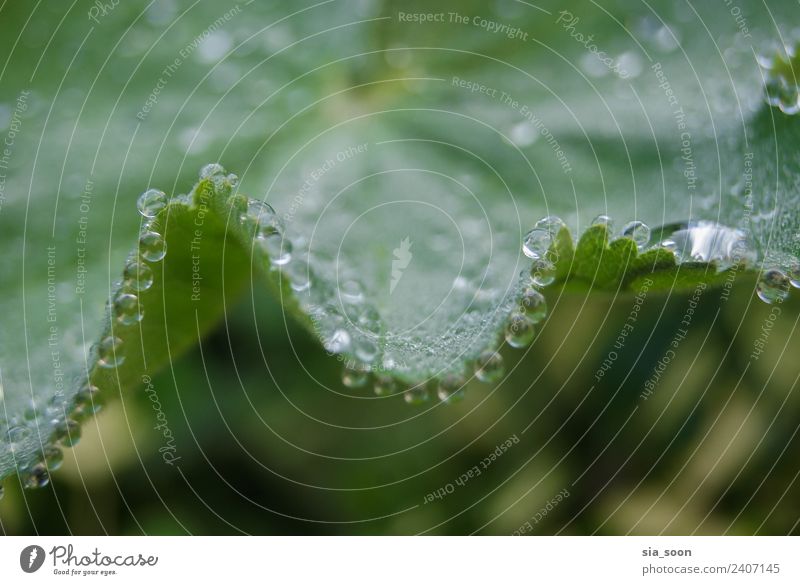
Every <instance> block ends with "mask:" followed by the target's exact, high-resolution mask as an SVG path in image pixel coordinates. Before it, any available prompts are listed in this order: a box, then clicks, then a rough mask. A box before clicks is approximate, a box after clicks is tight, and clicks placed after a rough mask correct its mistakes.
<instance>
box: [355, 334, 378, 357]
mask: <svg viewBox="0 0 800 585" xmlns="http://www.w3.org/2000/svg"><path fill="white" fill-rule="evenodd" d="M353 353H354V354H355V356H356V357H357V358H358V359H360V360H361V361H362V362H364V363H366V364H371V363H372V362H374V361H375V358H376V357H377V356H378V344H377V343H375V340H374V339H372V338H370V337H367V336H366V335H362V336H359V337H357V338H356V339H355V341H354V342H353Z"/></svg>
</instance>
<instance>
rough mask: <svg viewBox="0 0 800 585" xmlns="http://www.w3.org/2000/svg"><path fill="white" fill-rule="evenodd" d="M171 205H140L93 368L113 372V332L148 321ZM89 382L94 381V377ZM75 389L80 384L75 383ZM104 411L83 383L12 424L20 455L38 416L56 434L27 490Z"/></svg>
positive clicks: (157, 195)
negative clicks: (145, 297)
mask: <svg viewBox="0 0 800 585" xmlns="http://www.w3.org/2000/svg"><path fill="white" fill-rule="evenodd" d="M204 171H206V169H204ZM168 203H169V199H168V197H167V195H166V194H165V193H164V192H163V191H159V190H156V189H149V190H147V191H145V192H144V193H142V195H141V196H140V197H139V199H138V201H137V208H138V210H139V213H140V214H141V215H142V216H143V217H144V218H145V220H146V223H145V224H144V226H143V228H142V230H141V231H140V235H139V245H138V249H137V252H136V254H135V255H134V256H132V257H131V258H129V259H128V261H127V262H126V263H125V267H124V269H123V273H122V281H121V282H119V283H117V285H118V286H117V287H116V288H117V290H116V292H115V294H114V296H113V298H112V299H111V301H110V303H109V304H110V307H109V312H110V318H111V323H112V324H111V329H110V333H109V335H107V336H106V337H104V338H103V339H102V340H101V341H100V342H99V343H98V344H96V346H95V347H94V348H93V351H94V352H95V354H96V360H95V362H94V368H101V369H113V368H116V367H118V366H120V365H122V364H123V363H124V361H125V355H124V352H123V341H122V339H121V338H120V337H119V336H117V335H116V334H115V332H118V331H119V328H120V327H130V326H133V325H136V324H138V323H139V322H140V321H141V320H142V318H143V316H144V311H143V308H142V306H141V303H140V302H139V295H140V294H141V293H142V292H144V291H146V290H148V289H149V288H150V287H152V285H153V269H152V268H151V265H152V264H154V263H158V262H160V261H161V260H163V259H164V257H165V256H166V253H167V245H166V241H165V240H164V237H163V235H162V234H161V233H159V232H158V231H157V230H156V229H155V228H154V227H153V226H154V224H153V220H154V218H155V217H156V216H157V215H158V213H159V212H160V211H161V210H162V209H164V208H165V207H166V206H167V204H168ZM90 370H93V368H90ZM87 379H88V380H91V379H92V375H91V371H90V375H89V376H88V377H87ZM75 383H81V382H80V381H78V380H76V381H75ZM101 408H102V400H101V393H100V390H99V388H98V387H97V386H95V385H94V384H92V383H91V382H89V381H85V380H84V381H83V382H82V386H81V388H80V390H78V392H77V393H76V394H75V396H74V397H73V399H72V401H71V403H68V402H67V401H66V399H65V398H64V397H62V396H53V397H52V398H51V399H50V400H49V402H48V403H47V404H46V405H44V406H43V407H42V406H39V405H37V404H35V403H32V404H31V405H30V407H29V408H28V409H27V410H26V411H25V413H24V415H23V417H24V419H25V420H24V421H12V425H11V426H10V428H9V430H8V434H7V436H8V441H9V444H10V446H11V449H12V451H19V450H20V449H21V448H23V446H24V445H25V444H26V442H27V441H28V440H29V439H30V438H31V437H32V436H33V433H34V432H35V426H34V425H35V421H36V420H37V417H38V416H40V415H44V417H45V418H46V420H47V421H48V422H49V423H50V424H51V425H53V428H54V429H55V431H54V433H53V435H52V437H51V438H52V443H49V442H48V443H47V444H46V445H45V446H44V447H43V448H42V452H41V453H40V456H39V457H38V458H37V459H36V460H35V461H34V462H33V463H32V464H30V465H28V466H26V467H25V468H22V469H21V470H20V480H21V483H22V485H23V487H25V488H27V489H34V488H42V487H44V486H46V485H47V484H48V483H49V481H50V474H51V473H52V472H53V471H55V470H57V469H58V468H59V467H60V466H61V464H62V463H63V461H64V454H63V452H62V450H61V447H73V446H75V445H77V444H78V442H79V441H80V438H81V422H83V421H84V420H86V419H87V418H89V417H91V416H93V415H95V414H96V413H98V412H99V411H100V410H101ZM14 423H20V424H14ZM0 495H2V488H0Z"/></svg>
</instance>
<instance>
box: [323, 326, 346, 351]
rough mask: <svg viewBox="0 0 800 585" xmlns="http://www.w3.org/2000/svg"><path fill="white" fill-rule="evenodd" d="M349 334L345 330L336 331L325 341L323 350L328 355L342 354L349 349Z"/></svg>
mask: <svg viewBox="0 0 800 585" xmlns="http://www.w3.org/2000/svg"><path fill="white" fill-rule="evenodd" d="M350 345H351V341H350V334H349V333H348V332H347V331H346V330H345V329H337V330H335V331H334V332H333V334H332V335H331V336H330V338H329V339H328V340H327V341H325V349H326V350H327V351H328V352H329V353H343V352H345V351H348V350H349V349H350Z"/></svg>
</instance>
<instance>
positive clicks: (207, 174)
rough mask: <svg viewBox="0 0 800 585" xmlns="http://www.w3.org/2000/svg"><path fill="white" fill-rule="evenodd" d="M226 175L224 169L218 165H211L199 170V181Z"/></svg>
mask: <svg viewBox="0 0 800 585" xmlns="http://www.w3.org/2000/svg"><path fill="white" fill-rule="evenodd" d="M224 174H226V171H225V167H223V166H222V165H221V164H219V163H211V164H207V165H205V166H204V167H203V168H201V169H200V179H201V180H203V179H213V178H215V177H219V176H221V175H224Z"/></svg>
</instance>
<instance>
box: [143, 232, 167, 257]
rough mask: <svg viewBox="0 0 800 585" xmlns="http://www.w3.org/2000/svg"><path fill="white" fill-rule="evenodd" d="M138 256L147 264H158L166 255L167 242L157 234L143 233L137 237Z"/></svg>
mask: <svg viewBox="0 0 800 585" xmlns="http://www.w3.org/2000/svg"><path fill="white" fill-rule="evenodd" d="M139 254H141V256H142V258H144V259H145V260H147V261H148V262H160V261H161V260H163V259H164V256H166V255H167V242H166V241H165V240H164V238H163V236H162V235H161V234H159V233H158V232H153V231H147V232H144V233H143V234H142V235H141V236H140V237H139Z"/></svg>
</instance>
